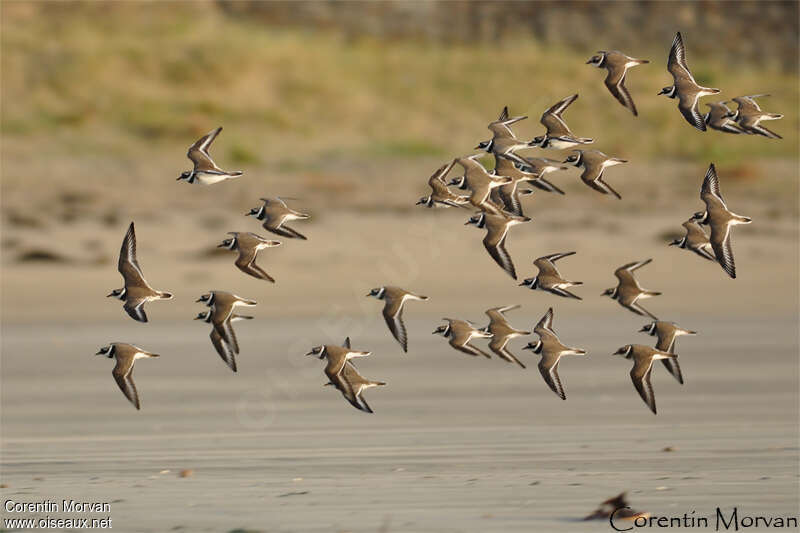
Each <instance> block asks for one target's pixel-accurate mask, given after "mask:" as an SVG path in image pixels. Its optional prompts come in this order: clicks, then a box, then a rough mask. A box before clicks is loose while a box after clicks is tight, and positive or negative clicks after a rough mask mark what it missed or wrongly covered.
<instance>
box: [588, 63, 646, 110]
mask: <svg viewBox="0 0 800 533" xmlns="http://www.w3.org/2000/svg"><path fill="white" fill-rule="evenodd" d="M649 62H650V61H648V60H647V59H635V58H633V57H628V56H627V55H625V54H623V53H622V52H618V51H616V50H612V51H610V52H606V51H604V50H600V51H598V52H597V55H595V56H592V58H591V59H590V60H589V61H587V62H586V64H587V65H594V66H595V67H597V68H604V69H606V70H608V75H607V76H606V79H605V84H606V87H608V90H609V91H610V92H611V94H612V96H614V98H616V99H617V101H619V103H620V104H622V105H623V106H625V107H627V108H628V109H630V110H631V113H633V116H637V115H638V114H639V113H638V112H637V111H636V105H635V104H634V103H633V98H631V94H630V93H629V92H628V88H627V87H625V76H626V74H628V69H629V68H631V67H635V66H637V65H644V64H645V63H649Z"/></svg>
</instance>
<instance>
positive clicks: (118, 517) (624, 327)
mask: <svg viewBox="0 0 800 533" xmlns="http://www.w3.org/2000/svg"><path fill="white" fill-rule="evenodd" d="M535 300H536V303H535V304H534V303H528V304H526V305H525V307H523V309H521V310H518V311H515V312H513V313H512V314H510V318H511V319H512V323H513V324H514V325H516V326H519V327H528V326H532V325H533V323H534V322H535V321H536V320H538V318H539V315H540V313H541V311H542V310H543V308H544V307H545V306H546V305H549V304H551V303H554V304H558V303H560V301H559V300H556V299H555V297H552V298H551V297H549V295H544V294H541V293H540V294H538V295H537V297H536V299H535ZM609 304H611V302H609ZM376 306H377V307H379V305H378V304H377V303H376ZM421 308H422V305H421V304H420V305H418V306H413V305H411V306H409V308H408V309H407V313H408V316H409V320H408V326H409V338H410V348H411V351H410V353H409V354H408V355H403V354H402V353H401V351H400V349H399V347H398V345H397V344H396V343H395V342H394V341H393V340H392V339H390V338H389V333H388V331H387V330H386V328H385V326H384V325H383V323H382V319H381V317H380V315H379V314H378V313H377V309H375V311H376V312H375V313H374V314H372V315H364V316H356V317H351V318H349V319H347V318H341V317H340V318H338V319H332V318H330V317H317V318H315V319H305V320H302V321H301V320H296V319H292V320H281V319H265V318H258V319H256V320H254V321H251V322H247V323H237V331H238V336H239V341H240V343H241V348H242V353H241V355H240V357H239V366H240V372H239V373H238V374H236V375H234V374H233V373H231V372H230V371H228V370H227V368H226V367H225V366H224V364H223V362H222V361H221V360H220V359H219V358H218V356H217V355H216V354H215V353H214V352H213V350H212V347H211V344H210V341H209V340H208V336H207V335H208V332H207V329H208V326H207V325H206V324H201V323H199V322H194V323H187V322H170V321H163V322H154V323H152V324H150V325H148V326H140V325H138V324H134V323H133V322H129V323H128V322H123V321H115V322H114V323H113V324H110V323H98V324H93V325H86V324H80V323H67V324H56V323H49V324H29V325H24V324H18V325H5V326H4V328H3V337H2V351H3V368H2V405H3V413H2V414H3V426H2V429H3V431H2V449H3V456H2V482H3V483H5V484H7V485H8V487H7V488H4V489H0V490H2V492H0V494H2V497H3V499H4V500H5V499H14V500H16V501H37V500H42V499H47V498H50V499H56V500H61V499H64V498H68V499H75V500H81V501H101V502H112V503H111V513H110V515H111V516H112V519H113V527H114V529H116V530H119V531H153V532H157V531H158V532H162V531H169V530H176V531H181V530H185V531H213V532H227V531H230V530H234V529H235V528H246V529H247V530H253V531H447V532H450V531H453V532H456V531H477V530H480V531H609V530H610V528H609V525H608V523H603V522H586V523H584V522H580V521H577V520H578V519H580V518H582V517H583V516H585V515H586V514H588V513H589V512H591V511H592V510H593V509H594V508H595V507H596V506H597V504H598V503H599V502H600V501H602V500H604V499H606V498H608V497H610V496H612V495H614V494H616V493H618V492H621V491H623V490H628V491H629V492H630V494H629V495H630V500H631V503H632V505H633V506H634V508H636V509H640V510H644V511H648V512H650V513H653V514H656V515H666V516H682V514H683V513H684V512H688V513H691V512H692V511H696V514H695V516H710V517H712V520H711V521H712V525H713V515H714V513H715V510H716V507H717V506H719V507H721V508H723V510H726V509H727V510H731V509H732V508H733V507H734V506H738V508H739V513H740V515H742V514H753V515H755V514H758V515H762V516H770V515H774V516H778V515H780V516H785V515H791V514H792V513H796V512H797V501H798V427H797V420H798V358H797V353H798V340H797V324H796V321H795V318H796V317H793V316H786V317H784V318H774V317H773V318H769V319H765V318H758V317H755V318H753V319H749V318H748V319H745V318H741V317H739V318H727V319H724V320H720V319H707V318H705V317H704V316H702V315H699V314H692V313H688V312H684V313H682V314H681V316H680V321H679V322H680V323H681V324H682V325H684V326H686V327H692V328H695V329H697V330H699V331H700V332H701V335H698V336H697V337H682V338H680V339H679V340H678V352H679V353H680V355H681V364H682V367H683V370H684V375H685V377H686V384H685V385H684V386H683V387H681V386H680V385H679V384H678V383H677V382H676V381H674V380H673V378H672V377H671V376H669V375H668V374H667V373H666V371H665V369H664V368H662V367H661V366H660V365H659V366H658V367H657V368H656V369H655V372H654V377H653V385H654V388H655V391H656V398H657V403H658V408H659V414H658V416H653V415H652V414H651V413H650V412H649V411H648V410H647V408H646V406H645V405H644V403H643V402H642V401H641V400H640V399H639V397H638V395H637V394H636V391H635V390H634V388H633V386H632V384H631V382H630V379H629V376H628V371H629V370H630V363H629V362H628V361H625V360H622V359H621V358H618V357H612V356H611V355H610V353H611V352H613V351H614V350H615V349H616V348H617V347H618V346H620V345H623V344H625V343H628V342H640V343H648V342H649V341H650V340H651V338H650V337H648V336H646V335H645V334H643V333H636V331H637V330H638V329H639V327H640V326H641V325H642V324H644V323H645V322H646V321H644V320H642V319H640V318H638V317H635V316H634V315H632V314H630V313H627V312H625V311H624V310H622V309H615V308H611V309H610V310H609V313H608V314H607V316H601V317H598V315H596V314H585V313H582V312H581V311H580V309H579V308H578V309H577V310H576V309H569V308H566V309H565V310H564V311H563V312H559V311H557V314H556V321H555V327H556V330H557V331H558V333H559V334H560V335H561V336H562V338H563V340H564V341H565V342H567V343H568V344H572V345H575V346H581V347H584V348H586V349H587V350H589V352H590V355H589V356H588V357H586V358H585V359H582V358H578V357H573V358H568V359H565V360H564V361H563V362H562V364H561V366H560V372H561V376H562V380H563V382H564V386H565V388H566V392H567V401H561V400H560V399H559V398H557V397H556V396H555V395H554V394H553V393H552V392H551V391H550V390H549V389H547V387H546V386H545V384H544V383H543V381H542V380H541V377H540V376H539V373H538V369H537V368H536V366H535V363H536V361H537V360H538V356H533V355H531V354H530V352H522V351H521V350H520V348H521V346H522V345H524V339H517V340H516V341H515V342H514V345H513V351H514V352H515V353H518V354H521V357H522V359H523V360H524V361H525V362H526V363H528V368H527V369H525V370H523V369H520V368H518V367H515V366H512V365H509V364H506V363H504V362H502V361H499V360H496V359H494V360H491V361H489V360H484V359H477V358H476V359H473V358H471V357H469V356H467V355H464V354H461V353H458V352H455V351H453V350H451V349H450V348H449V347H448V346H447V345H446V341H445V340H444V339H442V338H441V337H439V336H433V335H431V334H430V332H431V331H433V329H434V328H435V327H436V325H437V319H438V317H437V316H435V315H432V314H429V313H427V312H424V311H422V310H421ZM557 309H559V307H557ZM612 311H613V313H612ZM469 315H472V316H467V318H474V319H475V320H480V317H479V316H478V315H477V314H473V313H469ZM346 333H349V334H351V335H352V336H353V342H354V346H355V347H356V348H363V349H368V350H372V351H373V356H372V357H370V358H368V359H366V360H363V361H362V362H361V364H359V370H360V371H361V372H362V373H363V374H364V375H366V376H367V377H372V378H376V379H383V380H385V381H388V382H389V385H388V386H387V387H384V388H381V389H372V390H370V391H368V392H367V393H366V397H367V398H368V401H369V402H370V404H371V406H372V407H373V408H374V409H375V411H376V412H375V414H373V415H367V414H363V413H361V412H358V411H356V410H354V409H352V408H351V407H350V406H349V405H348V404H346V403H345V402H344V400H343V399H342V398H341V397H340V396H339V394H338V393H337V392H335V391H333V390H331V389H329V388H326V387H323V386H322V384H323V383H324V382H325V379H324V377H323V374H322V363H321V362H320V361H317V360H314V359H312V358H310V357H303V355H302V354H303V353H305V352H306V351H308V348H310V347H311V346H312V345H314V344H320V343H325V342H341V340H342V337H344V335H345V334H346ZM114 339H121V340H130V341H132V342H136V343H139V344H141V345H142V346H143V347H146V348H149V349H152V350H153V351H157V352H159V353H161V354H162V357H161V358H160V359H157V360H145V361H139V362H138V363H137V366H136V382H137V385H138V389H139V393H140V396H141V399H142V411H141V412H136V411H135V410H134V409H133V407H132V406H131V405H130V404H128V403H127V401H126V400H125V399H124V397H123V396H122V394H121V393H120V391H119V390H118V389H117V387H116V384H115V383H114V381H113V379H112V377H111V368H112V366H113V363H112V362H111V361H108V360H106V359H103V358H101V357H94V356H93V355H92V354H93V353H94V352H95V351H96V349H97V347H99V346H100V345H101V344H102V343H103V342H105V341H107V340H114ZM764 343H765V344H764ZM721 370H722V371H723V372H721ZM667 446H671V447H674V449H675V451H673V452H664V451H662V450H663V449H664V448H665V447H667ZM183 469H191V470H192V471H193V475H191V476H190V477H187V478H180V477H179V476H178V473H179V472H180V471H181V470H183ZM164 470H169V472H167V473H160V472H162V471H164ZM106 514H108V513H100V514H98V515H77V516H80V517H86V516H91V517H95V516H97V517H101V516H105V515H106ZM8 516H9V514H8V513H4V514H3V518H8ZM29 516H37V515H29ZM751 530H757V529H751Z"/></svg>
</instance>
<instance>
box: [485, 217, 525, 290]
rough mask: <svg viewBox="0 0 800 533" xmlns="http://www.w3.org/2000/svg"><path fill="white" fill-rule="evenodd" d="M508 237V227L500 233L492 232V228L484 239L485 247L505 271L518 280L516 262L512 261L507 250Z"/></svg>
mask: <svg viewBox="0 0 800 533" xmlns="http://www.w3.org/2000/svg"><path fill="white" fill-rule="evenodd" d="M506 235H508V227H507V226H506V227H504V228H502V229H500V230H498V231H492V230H491V228H487V232H486V237H484V238H483V246H484V248H486V251H487V252H489V255H490V256H492V259H494V260H495V262H496V263H497V264H498V265H500V267H501V268H502V269H503V270H505V271H506V272H508V274H509V275H510V276H511V277H512V278H514V279H517V272H516V269H515V268H514V262H513V261H512V260H511V255H510V254H509V253H508V250H506Z"/></svg>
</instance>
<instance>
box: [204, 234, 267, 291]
mask: <svg viewBox="0 0 800 533" xmlns="http://www.w3.org/2000/svg"><path fill="white" fill-rule="evenodd" d="M228 235H233V237H231V238H230V239H225V240H224V241H222V243H220V244H218V245H217V248H227V249H228V250H237V251H238V252H239V256H238V257H237V258H236V261H234V264H235V265H236V266H237V268H238V269H239V270H241V271H242V272H244V273H245V274H249V275H251V276H253V277H254V278H258V279H264V280H267V281H271V282H272V283H275V280H274V279H272V277H270V275H269V274H267V273H266V272H264V270H263V269H262V268H261V267H260V266H258V265H257V264H256V256H258V252H259V251H260V250H263V249H264V248H271V247H273V246H280V244H281V243H280V241H269V240H267V239H264V238H262V237H260V236H258V235H256V234H255V233H250V232H249V231H248V232H239V231H229V232H228Z"/></svg>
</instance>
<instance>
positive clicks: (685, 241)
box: [669, 218, 717, 261]
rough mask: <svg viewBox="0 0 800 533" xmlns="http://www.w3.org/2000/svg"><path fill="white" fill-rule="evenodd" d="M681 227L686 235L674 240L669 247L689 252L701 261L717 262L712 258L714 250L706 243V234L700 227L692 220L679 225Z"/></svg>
mask: <svg viewBox="0 0 800 533" xmlns="http://www.w3.org/2000/svg"><path fill="white" fill-rule="evenodd" d="M681 226H683V227H684V228H685V229H686V235H684V236H683V237H682V238H680V239H674V240H673V241H672V242H671V243H669V245H670V246H677V247H679V248H683V249H685V250H691V251H692V252H694V253H696V254H697V255H699V256H700V257H702V258H703V259H708V260H709V261H716V260H717V258H716V257H714V250H713V248H711V243H710V242H709V241H708V236H707V235H706V232H705V231H703V228H702V226H700V224H698V223H697V221H696V220H695V219H694V218H690V219H689V220H687V221H686V222H684V223H683V224H681Z"/></svg>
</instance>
